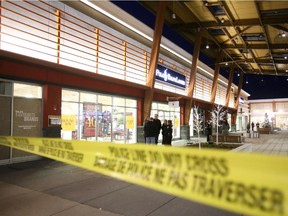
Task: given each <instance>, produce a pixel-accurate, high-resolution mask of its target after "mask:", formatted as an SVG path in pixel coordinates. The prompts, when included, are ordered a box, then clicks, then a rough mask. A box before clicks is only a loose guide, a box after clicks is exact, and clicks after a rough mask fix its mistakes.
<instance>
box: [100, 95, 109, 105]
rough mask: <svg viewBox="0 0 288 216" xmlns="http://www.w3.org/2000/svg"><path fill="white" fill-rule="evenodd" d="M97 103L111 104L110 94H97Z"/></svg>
mask: <svg viewBox="0 0 288 216" xmlns="http://www.w3.org/2000/svg"><path fill="white" fill-rule="evenodd" d="M98 104H103V105H112V98H111V96H105V95H98Z"/></svg>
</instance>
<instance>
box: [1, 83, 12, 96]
mask: <svg viewBox="0 0 288 216" xmlns="http://www.w3.org/2000/svg"><path fill="white" fill-rule="evenodd" d="M0 95H9V96H12V83H11V82H6V81H0Z"/></svg>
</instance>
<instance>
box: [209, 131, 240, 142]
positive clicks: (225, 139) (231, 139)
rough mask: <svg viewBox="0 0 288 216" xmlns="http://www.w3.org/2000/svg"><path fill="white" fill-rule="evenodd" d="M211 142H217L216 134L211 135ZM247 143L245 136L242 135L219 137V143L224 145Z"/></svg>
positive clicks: (220, 135)
mask: <svg viewBox="0 0 288 216" xmlns="http://www.w3.org/2000/svg"><path fill="white" fill-rule="evenodd" d="M210 140H212V141H213V142H216V134H213V135H210ZM244 141H245V138H244V136H243V135H240V134H233V133H230V134H225V135H223V134H219V135H218V142H222V143H225V142H227V143H243V142H244Z"/></svg>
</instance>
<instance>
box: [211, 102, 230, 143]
mask: <svg viewBox="0 0 288 216" xmlns="http://www.w3.org/2000/svg"><path fill="white" fill-rule="evenodd" d="M210 113H211V115H210V123H212V124H214V125H215V126H216V145H218V134H219V126H220V122H222V121H223V120H225V118H226V114H227V110H225V109H224V107H223V106H221V105H215V106H214V108H213V110H212V111H211V112H210Z"/></svg>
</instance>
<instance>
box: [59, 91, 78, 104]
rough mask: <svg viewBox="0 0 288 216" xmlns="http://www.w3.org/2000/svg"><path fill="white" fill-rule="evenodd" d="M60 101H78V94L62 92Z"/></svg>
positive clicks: (76, 92)
mask: <svg viewBox="0 0 288 216" xmlns="http://www.w3.org/2000/svg"><path fill="white" fill-rule="evenodd" d="M62 100H63V101H71V102H72V101H73V102H78V101H79V92H78V91H71V90H62Z"/></svg>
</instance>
